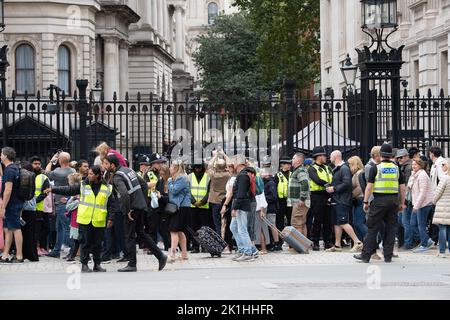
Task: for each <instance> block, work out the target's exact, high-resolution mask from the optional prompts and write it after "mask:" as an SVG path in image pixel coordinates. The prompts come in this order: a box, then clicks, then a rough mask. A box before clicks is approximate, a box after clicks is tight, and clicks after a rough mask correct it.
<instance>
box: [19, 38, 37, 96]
mask: <svg viewBox="0 0 450 320" xmlns="http://www.w3.org/2000/svg"><path fill="white" fill-rule="evenodd" d="M34 72H35V71H34V49H33V47H32V46H30V45H29V44H21V45H20V46H18V47H17V49H16V92H17V94H25V91H28V94H34V93H35V90H36V89H35V85H36V84H35V77H34Z"/></svg>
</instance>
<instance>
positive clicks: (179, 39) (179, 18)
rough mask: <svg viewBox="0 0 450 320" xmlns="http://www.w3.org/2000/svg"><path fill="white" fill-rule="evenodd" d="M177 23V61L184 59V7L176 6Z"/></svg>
mask: <svg viewBox="0 0 450 320" xmlns="http://www.w3.org/2000/svg"><path fill="white" fill-rule="evenodd" d="M175 21H176V22H175V23H176V34H175V36H176V40H175V47H176V51H175V58H176V59H177V62H181V61H183V51H184V45H183V33H184V32H183V7H181V6H176V7H175Z"/></svg>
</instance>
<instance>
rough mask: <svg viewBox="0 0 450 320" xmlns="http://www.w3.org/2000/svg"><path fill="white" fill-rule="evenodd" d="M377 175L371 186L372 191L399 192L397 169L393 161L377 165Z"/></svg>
mask: <svg viewBox="0 0 450 320" xmlns="http://www.w3.org/2000/svg"><path fill="white" fill-rule="evenodd" d="M377 170H378V172H377V176H376V177H375V183H374V186H373V192H374V193H384V194H396V193H398V192H399V183H398V178H399V169H398V167H397V165H395V163H393V162H381V163H380V164H379V165H377Z"/></svg>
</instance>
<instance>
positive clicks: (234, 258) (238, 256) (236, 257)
mask: <svg viewBox="0 0 450 320" xmlns="http://www.w3.org/2000/svg"><path fill="white" fill-rule="evenodd" d="M243 255H244V253H242V252H238V253H237V254H236V255H235V256H234V257H233V259H231V260H233V261H237V259H239V258H240V257H242V256H243Z"/></svg>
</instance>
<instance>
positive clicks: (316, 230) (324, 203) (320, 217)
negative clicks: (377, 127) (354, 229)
mask: <svg viewBox="0 0 450 320" xmlns="http://www.w3.org/2000/svg"><path fill="white" fill-rule="evenodd" d="M312 157H313V159H314V163H313V165H312V166H310V167H309V169H308V174H309V178H310V189H309V190H310V192H311V214H312V215H313V218H314V222H313V233H312V238H313V239H312V240H313V242H314V246H313V250H314V251H319V250H320V244H319V241H320V235H321V233H322V236H323V242H324V244H325V249H328V248H331V247H332V246H333V244H332V243H331V207H330V205H329V203H328V199H329V197H330V196H329V194H328V193H327V191H326V188H327V187H328V186H331V181H332V179H333V173H332V170H331V168H330V167H328V166H327V165H326V162H327V154H326V152H325V149H324V148H323V147H315V148H314V149H313V154H312Z"/></svg>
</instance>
